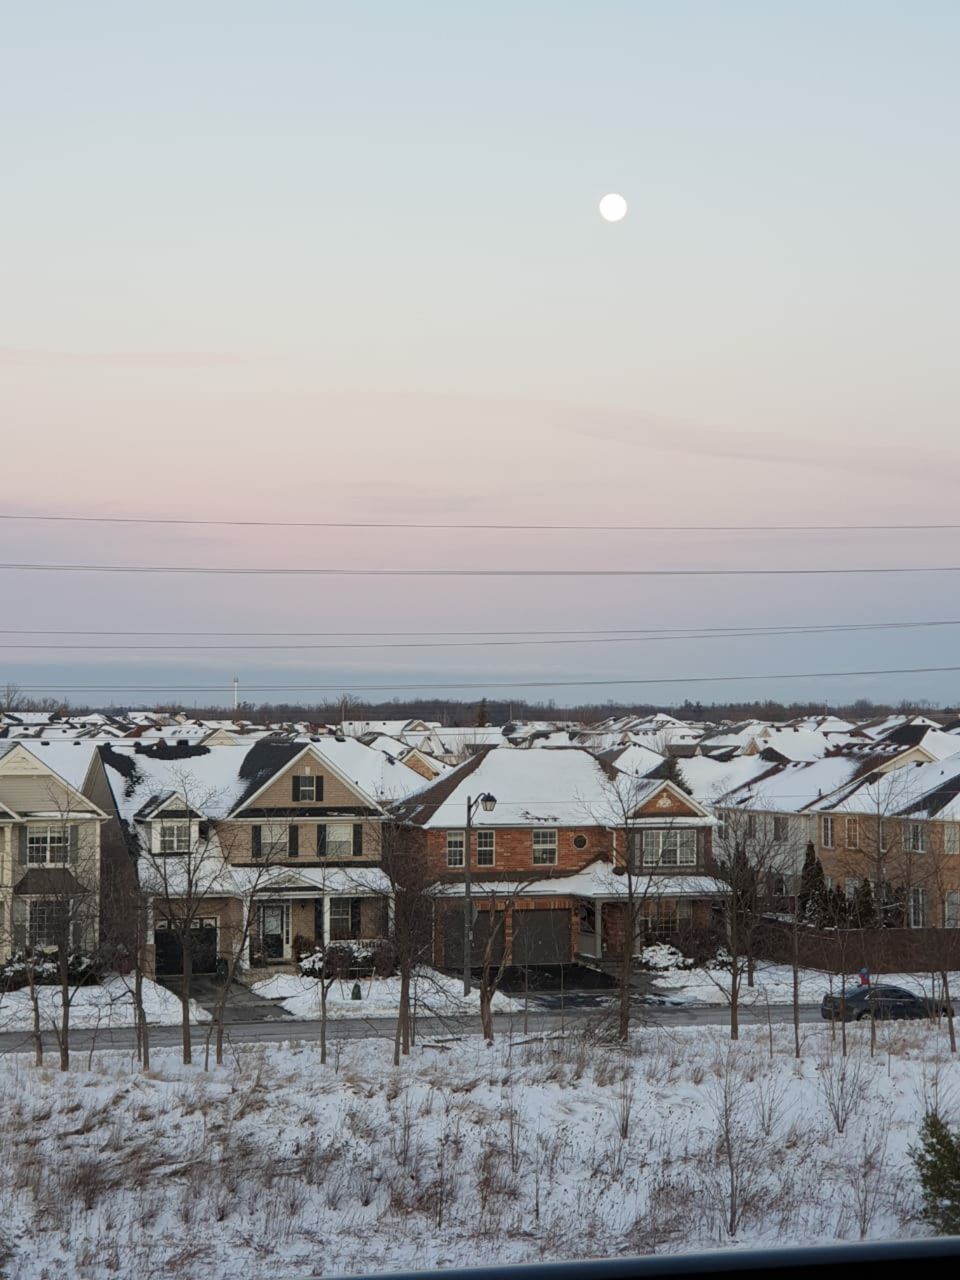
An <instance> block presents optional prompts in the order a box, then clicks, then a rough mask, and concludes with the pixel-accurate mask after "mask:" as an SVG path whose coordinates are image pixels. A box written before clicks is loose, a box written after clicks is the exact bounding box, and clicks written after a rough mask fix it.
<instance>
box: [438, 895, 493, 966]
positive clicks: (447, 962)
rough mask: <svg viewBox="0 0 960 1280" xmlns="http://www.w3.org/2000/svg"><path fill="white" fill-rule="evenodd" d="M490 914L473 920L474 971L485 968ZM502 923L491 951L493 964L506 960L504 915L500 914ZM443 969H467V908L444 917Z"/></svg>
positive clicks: (451, 911)
mask: <svg viewBox="0 0 960 1280" xmlns="http://www.w3.org/2000/svg"><path fill="white" fill-rule="evenodd" d="M491 915H492V913H491V912H490V911H478V912H477V913H476V916H475V918H474V921H473V939H472V942H473V945H472V947H471V951H472V953H473V954H472V956H471V960H470V964H471V966H472V967H473V968H474V969H479V968H480V967H481V966H482V965H483V957H484V955H485V953H486V949H487V943H488V941H489V939H490V928H491ZM496 919H497V923H498V926H499V927H498V930H497V936H496V938H495V939H494V942H493V946H492V948H491V950H490V960H491V963H492V964H499V963H500V961H501V959H502V958H503V944H504V929H503V912H502V911H498V912H497V913H496ZM443 967H444V968H445V969H462V968H463V908H462V907H454V908H452V909H450V910H448V911H446V912H445V913H444V917H443Z"/></svg>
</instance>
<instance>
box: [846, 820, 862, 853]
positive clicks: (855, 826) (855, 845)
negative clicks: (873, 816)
mask: <svg viewBox="0 0 960 1280" xmlns="http://www.w3.org/2000/svg"><path fill="white" fill-rule="evenodd" d="M851 835H852V837H853V839H852V840H851ZM843 847H844V848H845V849H859V848H860V819H859V818H857V817H852V818H844V820H843Z"/></svg>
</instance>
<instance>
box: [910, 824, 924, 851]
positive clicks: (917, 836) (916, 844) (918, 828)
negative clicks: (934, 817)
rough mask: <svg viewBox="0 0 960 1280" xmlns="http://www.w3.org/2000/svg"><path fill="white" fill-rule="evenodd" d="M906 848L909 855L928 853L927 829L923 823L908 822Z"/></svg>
mask: <svg viewBox="0 0 960 1280" xmlns="http://www.w3.org/2000/svg"><path fill="white" fill-rule="evenodd" d="M905 825H906V835H907V838H906V842H905V843H906V847H907V853H926V852H927V827H926V823H923V822H907V823H906V824H905Z"/></svg>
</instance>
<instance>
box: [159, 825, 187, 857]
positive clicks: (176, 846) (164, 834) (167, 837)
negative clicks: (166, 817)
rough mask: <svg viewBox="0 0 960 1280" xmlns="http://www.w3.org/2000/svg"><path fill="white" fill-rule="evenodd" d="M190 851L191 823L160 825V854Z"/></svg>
mask: <svg viewBox="0 0 960 1280" xmlns="http://www.w3.org/2000/svg"><path fill="white" fill-rule="evenodd" d="M189 850H190V823H189V822H161V823H160V852H161V853H188V852H189Z"/></svg>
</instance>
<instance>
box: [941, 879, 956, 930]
mask: <svg viewBox="0 0 960 1280" xmlns="http://www.w3.org/2000/svg"><path fill="white" fill-rule="evenodd" d="M943 927H944V928H945V929H960V890H958V889H948V890H947V892H946V894H945V895H944V899H943Z"/></svg>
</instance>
